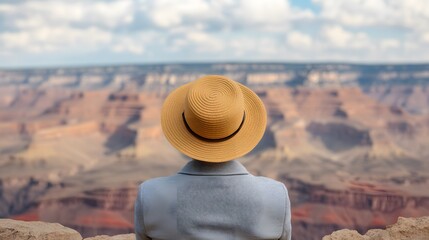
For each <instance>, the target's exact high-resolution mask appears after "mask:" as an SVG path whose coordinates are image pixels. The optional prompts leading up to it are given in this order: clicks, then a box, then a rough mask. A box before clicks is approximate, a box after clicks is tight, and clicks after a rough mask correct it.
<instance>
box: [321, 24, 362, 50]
mask: <svg viewBox="0 0 429 240" xmlns="http://www.w3.org/2000/svg"><path fill="white" fill-rule="evenodd" d="M321 34H322V36H323V37H324V38H325V39H326V40H327V43H328V45H330V46H331V47H333V48H349V49H361V48H370V47H371V43H370V39H369V37H368V36H367V35H366V34H365V33H363V32H357V33H354V32H350V31H347V30H345V29H344V28H343V27H341V26H339V25H332V26H331V25H329V26H324V27H323V28H322V30H321Z"/></svg>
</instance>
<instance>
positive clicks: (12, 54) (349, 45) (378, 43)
mask: <svg viewBox="0 0 429 240" xmlns="http://www.w3.org/2000/svg"><path fill="white" fill-rule="evenodd" d="M201 61H203V62H219V61H228V62H231V61H246V62H249V61H252V62H254V61H285V62H326V61H328V62H333V61H334V62H358V63H414V62H428V61H429V1H426V0H406V1H405V0H264V1H261V0H181V1H173V0H106V1H102V0H74V1H66V0H64V1H61V0H43V1H38V0H31V1H0V67H33V66H35V67H39V66H76V65H106V64H128V63H161V62H201Z"/></svg>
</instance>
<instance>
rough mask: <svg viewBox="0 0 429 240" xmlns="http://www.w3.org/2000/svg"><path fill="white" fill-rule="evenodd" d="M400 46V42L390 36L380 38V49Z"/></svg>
mask: <svg viewBox="0 0 429 240" xmlns="http://www.w3.org/2000/svg"><path fill="white" fill-rule="evenodd" d="M400 46H401V43H400V42H399V41H398V40H396V39H392V38H388V39H383V40H381V43H380V47H381V49H392V48H398V47H400Z"/></svg>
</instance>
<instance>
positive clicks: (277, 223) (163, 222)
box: [134, 160, 292, 240]
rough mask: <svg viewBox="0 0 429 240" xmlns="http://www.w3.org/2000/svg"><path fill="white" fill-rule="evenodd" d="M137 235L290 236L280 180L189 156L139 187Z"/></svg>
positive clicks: (166, 238)
mask: <svg viewBox="0 0 429 240" xmlns="http://www.w3.org/2000/svg"><path fill="white" fill-rule="evenodd" d="M134 221H135V232H136V239H137V240H143V239H154V240H155V239H163V240H175V239H178V240H179V239H187V240H188V239H189V240H190V239H198V240H201V239H207V240H211V239H213V240H220V239H221V240H223V239H246V240H248V239H281V240H290V239H291V230H292V229H291V211H290V200H289V196H288V192H287V189H286V187H285V185H284V184H283V183H281V182H278V181H275V180H273V179H270V178H266V177H257V176H253V175H251V174H250V173H249V172H248V171H247V170H246V168H245V167H244V166H243V165H242V164H241V163H239V162H238V161H235V160H233V161H229V162H224V163H207V162H202V161H196V160H192V161H190V162H189V163H187V164H186V165H185V166H184V167H183V168H182V170H180V171H179V172H178V173H177V174H176V175H173V176H169V177H160V178H155V179H150V180H147V181H145V182H144V183H142V184H141V185H140V187H139V191H138V195H137V199H136V202H135V209H134Z"/></svg>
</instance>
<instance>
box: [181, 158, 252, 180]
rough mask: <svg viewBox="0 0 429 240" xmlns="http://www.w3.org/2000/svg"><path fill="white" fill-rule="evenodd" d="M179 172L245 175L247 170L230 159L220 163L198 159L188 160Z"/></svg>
mask: <svg viewBox="0 0 429 240" xmlns="http://www.w3.org/2000/svg"><path fill="white" fill-rule="evenodd" d="M179 174H186V175H204V176H227V175H247V174H249V172H248V171H247V170H246V168H245V167H244V166H243V165H242V164H241V163H240V162H238V161H236V160H232V161H228V162H222V163H209V162H203V161H198V160H192V161H190V162H188V163H187V164H186V165H185V166H184V167H183V168H182V169H181V170H180V171H179Z"/></svg>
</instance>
